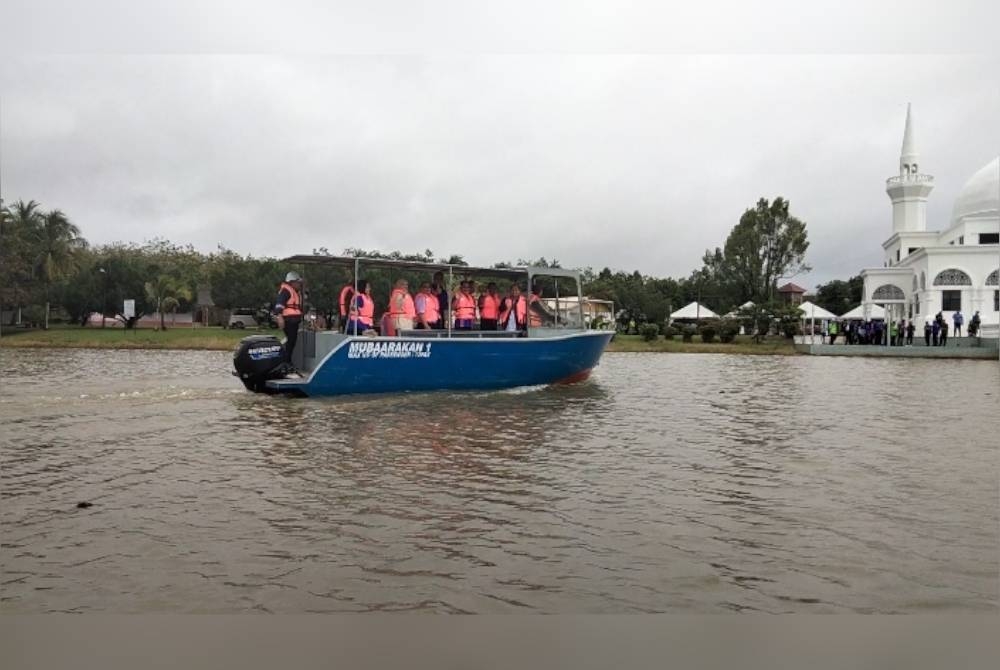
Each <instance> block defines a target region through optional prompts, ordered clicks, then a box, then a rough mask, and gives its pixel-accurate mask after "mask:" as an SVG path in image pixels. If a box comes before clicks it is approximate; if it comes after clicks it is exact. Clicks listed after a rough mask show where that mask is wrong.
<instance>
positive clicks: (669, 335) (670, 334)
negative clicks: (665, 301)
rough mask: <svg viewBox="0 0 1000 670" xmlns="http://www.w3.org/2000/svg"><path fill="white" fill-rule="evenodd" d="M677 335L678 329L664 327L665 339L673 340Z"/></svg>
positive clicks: (668, 326)
mask: <svg viewBox="0 0 1000 670" xmlns="http://www.w3.org/2000/svg"><path fill="white" fill-rule="evenodd" d="M676 335H677V329H676V328H674V327H673V326H670V325H667V326H664V327H663V339H665V340H672V339H674V337H676Z"/></svg>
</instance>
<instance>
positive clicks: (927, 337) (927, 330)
mask: <svg viewBox="0 0 1000 670" xmlns="http://www.w3.org/2000/svg"><path fill="white" fill-rule="evenodd" d="M933 332H934V326H932V325H931V320H930V319H927V320H926V321H924V344H926V345H927V346H928V347H929V346H931V333H933ZM935 344H937V342H936V341H935Z"/></svg>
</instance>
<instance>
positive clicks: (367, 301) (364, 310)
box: [355, 295, 375, 328]
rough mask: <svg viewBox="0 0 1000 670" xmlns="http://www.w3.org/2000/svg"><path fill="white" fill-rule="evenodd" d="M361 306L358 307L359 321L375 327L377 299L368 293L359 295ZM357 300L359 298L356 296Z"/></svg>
mask: <svg viewBox="0 0 1000 670" xmlns="http://www.w3.org/2000/svg"><path fill="white" fill-rule="evenodd" d="M358 298H360V299H361V307H360V308H358V309H357V312H358V321H359V322H360V323H363V324H365V325H366V326H368V327H369V328H374V327H375V301H374V300H372V299H371V298H369V297H368V296H366V295H359V296H358ZM355 300H357V298H355Z"/></svg>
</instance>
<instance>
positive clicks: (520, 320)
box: [339, 272, 555, 336]
mask: <svg viewBox="0 0 1000 670" xmlns="http://www.w3.org/2000/svg"><path fill="white" fill-rule="evenodd" d="M477 289H478V290H477ZM339 309H340V317H341V318H340V321H341V324H342V325H341V331H342V332H344V333H347V334H350V335H362V334H369V335H371V334H381V335H388V336H394V335H399V334H403V333H405V332H406V331H410V330H447V329H448V327H449V325H450V326H451V330H453V331H474V330H479V331H492V332H498V331H507V332H519V331H521V332H523V331H525V330H526V328H527V327H529V326H531V327H538V326H541V325H543V324H548V323H553V322H554V321H555V317H554V315H553V314H552V313H551V312H550V311H549V310H548V309H547V308H546V307H545V305H544V303H543V302H542V300H541V289H540V287H537V286H536V287H533V290H532V291H531V293H530V294H529V295H528V296H527V297H525V295H524V294H523V293H522V289H521V286H520V285H519V284H518V283H517V282H511V284H510V286H508V287H507V291H506V295H504V296H501V295H500V292H499V288H498V286H497V284H496V282H492V281H491V282H489V283H487V284H486V285H485V286H482V287H477V285H476V282H475V281H473V280H471V279H466V280H462V282H461V283H460V284H459V285H458V292H457V293H455V295H454V296H452V297H451V300H450V301H449V296H448V291H447V289H446V287H445V282H444V273H442V272H437V273H435V274H434V276H433V278H432V280H431V281H424V282H421V284H420V286H419V287H418V289H417V291H416V293H412V294H411V293H410V286H409V282H408V281H407V280H406V279H397V280H396V282H395V283H394V285H393V288H392V291H391V292H390V294H389V300H388V304H387V305H386V308H385V310H384V312H383V315H382V318H381V320H380V323H379V324H378V326H376V317H375V312H376V304H375V298H373V297H372V285H371V282H369V281H368V280H367V279H360V280H358V282H357V285H356V288H355V284H354V283H353V282H351V283H348V284H347V285H345V286H344V287H343V288H342V289H341V291H340V298H339Z"/></svg>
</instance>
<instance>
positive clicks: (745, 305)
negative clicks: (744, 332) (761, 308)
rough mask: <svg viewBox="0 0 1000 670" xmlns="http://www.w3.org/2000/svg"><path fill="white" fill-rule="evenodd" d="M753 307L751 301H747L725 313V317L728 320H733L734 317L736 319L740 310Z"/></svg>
mask: <svg viewBox="0 0 1000 670" xmlns="http://www.w3.org/2000/svg"><path fill="white" fill-rule="evenodd" d="M753 306H754V303H753V300H747V301H746V302H745V303H743V304H742V305H740V306H739V307H736V308H735V309H733V310H732V311H730V312H727V313H726V317H727V318H730V319H732V318H735V317H737V316H739V315H740V310H741V309H749V308H751V307H753Z"/></svg>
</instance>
